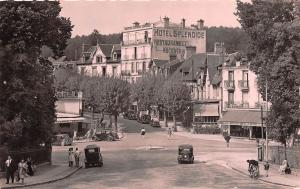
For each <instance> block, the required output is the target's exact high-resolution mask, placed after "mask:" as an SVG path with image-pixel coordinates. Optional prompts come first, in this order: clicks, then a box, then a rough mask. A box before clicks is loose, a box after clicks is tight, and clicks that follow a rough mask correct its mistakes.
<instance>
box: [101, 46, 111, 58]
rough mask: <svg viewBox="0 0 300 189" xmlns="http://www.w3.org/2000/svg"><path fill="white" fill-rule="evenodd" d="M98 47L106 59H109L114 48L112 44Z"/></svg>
mask: <svg viewBox="0 0 300 189" xmlns="http://www.w3.org/2000/svg"><path fill="white" fill-rule="evenodd" d="M99 47H100V49H101V51H102V52H103V54H104V55H105V56H106V57H111V52H112V48H113V47H114V45H113V44H100V45H99Z"/></svg>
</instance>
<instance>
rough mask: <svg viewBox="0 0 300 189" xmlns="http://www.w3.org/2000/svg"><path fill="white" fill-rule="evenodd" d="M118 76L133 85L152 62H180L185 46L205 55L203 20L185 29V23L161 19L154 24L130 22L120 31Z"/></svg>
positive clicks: (184, 52) (184, 53)
mask: <svg viewBox="0 0 300 189" xmlns="http://www.w3.org/2000/svg"><path fill="white" fill-rule="evenodd" d="M122 33H123V41H122V47H121V52H122V64H121V75H122V77H123V78H124V79H126V80H128V81H130V82H135V81H136V80H137V79H138V78H139V77H141V75H142V74H143V73H144V72H147V71H148V70H149V68H150V67H151V64H152V60H166V61H170V60H174V59H176V58H177V59H183V58H184V56H185V55H186V47H188V46H192V47H195V48H196V52H197V53H205V52H206V32H205V30H204V27H203V20H199V21H198V22H197V24H196V25H192V26H191V27H187V26H186V25H185V20H184V19H182V22H181V23H180V24H176V23H171V22H170V20H169V18H167V17H165V18H164V19H163V20H160V21H158V22H156V23H145V24H143V25H140V24H139V23H138V22H135V23H133V26H131V27H125V28H124V30H123V32H122Z"/></svg>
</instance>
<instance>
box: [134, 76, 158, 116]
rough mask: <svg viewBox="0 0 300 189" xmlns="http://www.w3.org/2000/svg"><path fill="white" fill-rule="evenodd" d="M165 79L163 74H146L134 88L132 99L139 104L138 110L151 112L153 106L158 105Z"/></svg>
mask: <svg viewBox="0 0 300 189" xmlns="http://www.w3.org/2000/svg"><path fill="white" fill-rule="evenodd" d="M163 83H164V77H163V75H161V74H156V75H154V74H152V73H147V74H144V75H143V76H142V77H141V78H140V79H139V80H138V81H137V82H136V83H135V84H134V85H133V86H132V90H131V97H132V99H133V101H135V102H138V103H137V104H138V110H148V111H149V112H150V111H151V105H158V102H159V100H158V98H159V92H160V88H161V86H163Z"/></svg>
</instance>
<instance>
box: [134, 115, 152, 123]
mask: <svg viewBox="0 0 300 189" xmlns="http://www.w3.org/2000/svg"><path fill="white" fill-rule="evenodd" d="M137 121H138V122H139V123H142V124H150V122H151V116H150V115H146V114H144V115H142V116H141V117H140V118H138V120H137Z"/></svg>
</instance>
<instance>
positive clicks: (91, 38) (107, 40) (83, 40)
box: [64, 30, 122, 60]
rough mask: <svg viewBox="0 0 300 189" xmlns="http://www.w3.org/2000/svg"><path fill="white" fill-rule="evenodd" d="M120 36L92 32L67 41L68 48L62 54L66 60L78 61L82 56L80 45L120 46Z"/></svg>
mask: <svg viewBox="0 0 300 189" xmlns="http://www.w3.org/2000/svg"><path fill="white" fill-rule="evenodd" d="M121 36H122V35H121V34H120V33H116V34H108V35H103V34H100V33H99V32H98V30H94V31H93V32H92V33H91V34H90V35H87V36H86V35H82V36H78V35H77V36H75V37H74V38H71V39H69V40H68V46H67V47H66V49H65V51H64V54H65V55H66V56H67V59H68V60H78V59H79V58H80V55H81V54H82V45H83V44H85V45H89V46H95V45H97V42H98V43H99V44H120V43H121Z"/></svg>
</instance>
